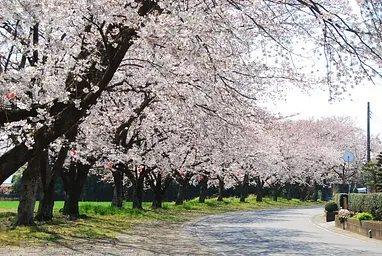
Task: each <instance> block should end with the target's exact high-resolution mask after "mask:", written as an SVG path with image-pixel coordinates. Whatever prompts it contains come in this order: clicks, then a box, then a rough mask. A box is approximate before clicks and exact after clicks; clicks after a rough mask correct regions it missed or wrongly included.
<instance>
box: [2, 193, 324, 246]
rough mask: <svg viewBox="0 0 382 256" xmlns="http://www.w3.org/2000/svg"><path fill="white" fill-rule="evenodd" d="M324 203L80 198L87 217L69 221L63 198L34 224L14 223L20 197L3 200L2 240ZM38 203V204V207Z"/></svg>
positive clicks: (47, 239) (101, 234)
mask: <svg viewBox="0 0 382 256" xmlns="http://www.w3.org/2000/svg"><path fill="white" fill-rule="evenodd" d="M313 205H323V204H322V202H316V203H313V202H301V201H299V200H296V199H293V200H290V201H288V200H286V199H282V198H279V200H278V201H277V202H274V201H273V200H272V199H269V198H264V199H263V202H256V198H255V197H253V196H250V197H248V198H247V199H246V202H245V203H240V202H239V199H238V198H225V199H224V201H223V202H217V200H216V198H213V199H208V200H206V203H204V204H200V203H199V202H198V200H197V199H194V200H190V201H187V202H185V203H184V204H183V205H175V204H174V203H163V209H158V210H152V209H151V208H150V206H151V203H144V204H143V207H144V210H135V209H134V210H133V209H132V203H131V202H125V203H124V205H123V208H122V209H118V208H115V207H111V206H110V202H80V214H83V215H84V217H83V218H81V219H78V220H76V221H69V220H68V218H67V217H66V216H63V215H62V214H61V213H59V209H61V208H62V207H63V202H62V201H57V202H55V205H54V213H55V214H54V215H55V217H54V218H53V220H52V221H48V222H36V224H37V225H36V226H33V227H14V226H13V223H14V221H15V218H16V212H17V207H18V202H17V201H0V244H2V245H16V246H28V245H43V244H47V243H52V244H54V243H57V242H59V243H61V244H70V243H72V242H74V241H75V240H76V239H81V238H85V239H89V238H90V239H114V238H116V236H117V235H118V233H123V232H126V231H128V230H129V229H131V227H132V226H133V225H139V224H142V223H149V222H150V221H152V220H161V221H164V222H185V221H188V220H192V219H195V218H197V217H199V216H202V215H206V214H216V213H223V212H229V211H246V210H256V209H266V208H284V207H304V206H313ZM37 207H38V203H37V204H36V211H37Z"/></svg>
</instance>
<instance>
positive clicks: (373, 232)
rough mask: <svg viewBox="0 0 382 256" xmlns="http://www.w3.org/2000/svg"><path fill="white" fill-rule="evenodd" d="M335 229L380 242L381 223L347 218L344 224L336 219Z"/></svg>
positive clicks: (381, 233)
mask: <svg viewBox="0 0 382 256" xmlns="http://www.w3.org/2000/svg"><path fill="white" fill-rule="evenodd" d="M336 227H337V228H341V229H345V230H347V231H350V232H353V233H358V234H360V235H363V236H366V237H370V236H371V237H372V238H374V239H379V240H382V221H369V220H362V221H359V220H357V219H356V218H349V219H348V220H347V221H346V222H345V224H343V223H341V222H340V220H339V218H338V217H336Z"/></svg>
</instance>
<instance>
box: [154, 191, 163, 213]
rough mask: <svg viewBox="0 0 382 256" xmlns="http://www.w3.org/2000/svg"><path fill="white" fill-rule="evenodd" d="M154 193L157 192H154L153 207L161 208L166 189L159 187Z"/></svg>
mask: <svg viewBox="0 0 382 256" xmlns="http://www.w3.org/2000/svg"><path fill="white" fill-rule="evenodd" d="M154 193H155V194H154V200H153V203H152V205H151V208H153V209H160V208H162V202H163V196H164V191H163V190H161V189H160V188H159V189H157V190H156V191H155V192H154Z"/></svg>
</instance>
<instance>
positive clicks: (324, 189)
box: [321, 179, 327, 201]
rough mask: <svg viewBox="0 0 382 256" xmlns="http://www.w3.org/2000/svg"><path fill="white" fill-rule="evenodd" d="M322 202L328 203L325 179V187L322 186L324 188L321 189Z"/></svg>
mask: <svg viewBox="0 0 382 256" xmlns="http://www.w3.org/2000/svg"><path fill="white" fill-rule="evenodd" d="M321 200H322V201H326V200H327V198H326V179H324V181H323V185H322V188H321Z"/></svg>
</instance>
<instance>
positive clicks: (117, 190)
mask: <svg viewBox="0 0 382 256" xmlns="http://www.w3.org/2000/svg"><path fill="white" fill-rule="evenodd" d="M112 173H113V178H114V192H113V200H112V202H111V205H113V206H116V207H118V208H122V204H123V173H122V172H120V171H115V172H112Z"/></svg>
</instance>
